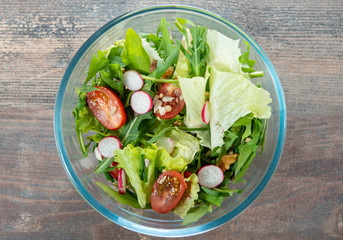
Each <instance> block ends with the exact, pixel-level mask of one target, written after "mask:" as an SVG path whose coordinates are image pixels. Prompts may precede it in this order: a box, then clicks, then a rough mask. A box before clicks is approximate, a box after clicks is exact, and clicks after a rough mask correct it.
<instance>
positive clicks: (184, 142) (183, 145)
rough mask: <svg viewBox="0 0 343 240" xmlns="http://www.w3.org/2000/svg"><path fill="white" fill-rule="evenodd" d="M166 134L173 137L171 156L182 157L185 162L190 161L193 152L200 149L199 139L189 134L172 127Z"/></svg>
mask: <svg viewBox="0 0 343 240" xmlns="http://www.w3.org/2000/svg"><path fill="white" fill-rule="evenodd" d="M167 136H168V137H170V138H171V139H173V141H174V144H175V150H174V152H173V153H172V156H173V157H178V156H180V157H182V158H183V159H184V160H185V161H186V162H187V164H189V163H191V162H192V161H193V158H194V156H195V154H196V153H197V152H199V151H200V145H199V140H198V139H197V138H196V137H194V136H192V135H191V134H188V133H186V132H184V131H180V130H175V129H174V130H172V131H171V132H170V133H168V134H167Z"/></svg>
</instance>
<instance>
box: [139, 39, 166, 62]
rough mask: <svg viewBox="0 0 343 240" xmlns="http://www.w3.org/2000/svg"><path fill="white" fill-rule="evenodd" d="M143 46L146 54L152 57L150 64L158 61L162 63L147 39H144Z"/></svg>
mask: <svg viewBox="0 0 343 240" xmlns="http://www.w3.org/2000/svg"><path fill="white" fill-rule="evenodd" d="M142 46H143V48H144V50H145V51H146V53H147V54H148V55H149V57H150V62H152V61H154V60H157V61H161V60H162V59H161V57H160V56H159V55H158V52H157V51H156V50H155V49H154V48H152V47H151V45H150V43H149V42H148V41H147V40H146V39H145V38H142Z"/></svg>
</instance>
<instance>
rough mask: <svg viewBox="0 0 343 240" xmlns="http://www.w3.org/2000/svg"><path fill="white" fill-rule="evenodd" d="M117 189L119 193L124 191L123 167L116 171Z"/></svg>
mask: <svg viewBox="0 0 343 240" xmlns="http://www.w3.org/2000/svg"><path fill="white" fill-rule="evenodd" d="M118 189H119V193H120V194H125V193H126V173H125V170H124V169H123V168H121V169H119V173H118Z"/></svg>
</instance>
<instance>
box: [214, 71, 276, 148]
mask: <svg viewBox="0 0 343 240" xmlns="http://www.w3.org/2000/svg"><path fill="white" fill-rule="evenodd" d="M210 89H211V94H210V115H211V148H212V149H213V148H215V147H217V146H221V145H222V144H223V143H224V142H223V136H224V132H225V131H226V130H227V129H229V128H230V127H231V126H232V125H233V124H234V122H235V121H236V120H238V119H239V118H240V117H243V116H245V115H247V114H248V113H250V112H252V113H253V114H254V117H256V118H266V119H267V118H269V117H270V115H271V108H270V106H268V104H269V103H270V102H271V98H270V95H269V92H267V91H266V90H264V89H262V88H259V87H257V86H255V85H254V84H253V83H251V82H250V81H249V80H248V79H247V78H245V77H244V76H243V75H241V74H237V73H228V72H221V71H219V70H217V69H216V68H215V67H212V69H211V75H210Z"/></svg>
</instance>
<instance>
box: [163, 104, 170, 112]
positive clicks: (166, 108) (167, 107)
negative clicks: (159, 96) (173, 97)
mask: <svg viewBox="0 0 343 240" xmlns="http://www.w3.org/2000/svg"><path fill="white" fill-rule="evenodd" d="M164 109H165V110H166V112H171V110H172V107H171V106H170V105H165V106H164Z"/></svg>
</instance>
